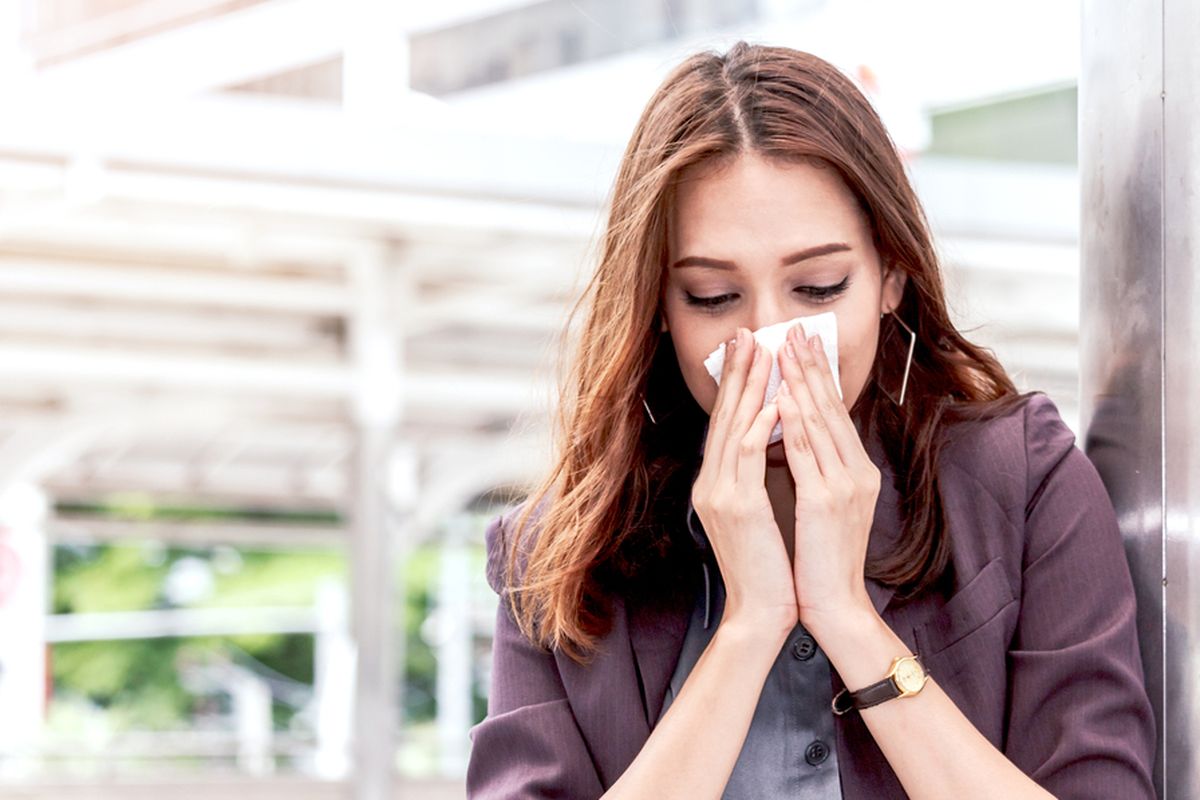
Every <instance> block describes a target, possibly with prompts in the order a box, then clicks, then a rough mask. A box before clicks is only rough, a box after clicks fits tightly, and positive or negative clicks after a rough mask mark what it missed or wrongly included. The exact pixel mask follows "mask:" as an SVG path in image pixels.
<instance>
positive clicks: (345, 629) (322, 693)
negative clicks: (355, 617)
mask: <svg viewBox="0 0 1200 800" xmlns="http://www.w3.org/2000/svg"><path fill="white" fill-rule="evenodd" d="M348 605H349V600H348V598H347V597H346V587H345V586H344V585H343V584H342V582H341V581H339V580H329V581H326V582H323V583H322V584H321V585H320V586H318V587H317V608H316V615H317V634H316V637H315V641H314V643H313V648H314V650H315V652H314V654H313V661H314V664H313V696H314V703H315V706H316V713H315V715H314V716H315V720H316V723H315V724H316V729H317V753H316V763H315V764H314V767H315V772H316V775H317V777H319V778H321V779H323V780H342V779H345V778H346V777H347V775H348V773H349V771H350V742H351V739H350V734H351V723H352V721H353V717H352V714H351V710H352V709H353V707H354V641H353V639H351V638H350V621H349V608H348Z"/></svg>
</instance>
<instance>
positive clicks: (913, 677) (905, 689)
mask: <svg viewBox="0 0 1200 800" xmlns="http://www.w3.org/2000/svg"><path fill="white" fill-rule="evenodd" d="M928 680H929V674H928V673H926V672H925V667H924V666H923V665H922V664H921V661H920V659H919V658H918V657H917V656H915V655H908V656H897V657H896V658H893V659H892V668H891V669H889V670H888V674H887V677H885V678H884V679H883V680H881V681H879V682H878V683H872V684H871V685H870V686H865V687H863V688H862V689H859V690H858V691H857V692H850V691H847V690H845V689H842V690H841V691H840V692H838V693H837V697H835V698H833V713H834V714H837V715H838V716H841V715H842V714H845V713H846V712H847V711H849V710H851V709H853V708H870V707H871V706H877V705H879V704H880V703H883V702H885V701H887V700H891V699H892V698H893V697H911V696H913V695H914V694H916V693H917V692H919V691H921V689H923V688H925V682H926V681H928Z"/></svg>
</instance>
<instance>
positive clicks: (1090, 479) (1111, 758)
mask: <svg viewBox="0 0 1200 800" xmlns="http://www.w3.org/2000/svg"><path fill="white" fill-rule="evenodd" d="M1025 447H1026V463H1027V466H1028V484H1027V491H1026V498H1027V505H1026V508H1025V541H1024V552H1023V555H1022V573H1023V577H1022V581H1021V586H1022V588H1021V613H1020V617H1019V621H1018V624H1017V629H1016V632H1015V634H1014V638H1013V641H1012V643H1011V646H1010V650H1009V659H1010V668H1009V675H1010V679H1009V687H1008V689H1009V706H1008V720H1007V723H1008V724H1007V728H1006V730H1007V731H1008V735H1007V738H1006V741H1005V747H1004V752H1005V754H1006V755H1007V756H1008V758H1009V759H1010V760H1012V761H1013V763H1015V764H1016V765H1017V766H1018V767H1019V768H1020V769H1021V770H1022V771H1023V772H1025V774H1027V775H1029V776H1030V777H1031V778H1032V779H1033V780H1034V781H1036V782H1037V783H1038V784H1039V785H1041V786H1042V787H1044V788H1045V789H1046V790H1047V791H1049V792H1051V793H1052V794H1054V795H1055V797H1057V798H1060V800H1070V799H1071V798H1080V799H1081V800H1082V798H1095V797H1121V798H1131V799H1132V798H1153V797H1154V796H1155V794H1154V785H1153V779H1152V766H1151V765H1152V763H1153V759H1154V750H1155V746H1156V735H1157V734H1156V728H1155V721H1154V711H1153V708H1152V706H1151V704H1150V699H1149V696H1148V695H1147V692H1146V687H1145V682H1144V673H1143V667H1142V660H1141V653H1140V650H1139V648H1138V634H1137V627H1136V621H1135V611H1136V602H1135V598H1134V590H1133V581H1132V578H1131V576H1130V571H1129V564H1128V561H1127V560H1126V556H1125V550H1124V546H1123V543H1122V539H1121V534H1120V531H1119V530H1118V527H1117V519H1116V514H1115V512H1114V510H1113V506H1112V502H1111V500H1110V499H1109V496H1108V494H1107V492H1106V490H1105V488H1104V485H1103V483H1101V481H1100V476H1099V474H1098V472H1097V471H1096V468H1095V467H1094V466H1093V465H1092V463H1091V462H1090V461H1089V460H1088V458H1087V456H1086V455H1084V453H1083V451H1081V450H1080V449H1079V448H1078V447H1076V446H1075V444H1074V435H1073V434H1072V433H1071V431H1070V429H1069V428H1067V426H1066V424H1065V423H1063V421H1062V418H1061V417H1060V416H1059V414H1058V411H1057V409H1056V408H1055V407H1054V405H1053V403H1052V402H1051V401H1050V400H1049V399H1048V398H1046V397H1045V396H1044V395H1042V396H1034V397H1033V398H1032V400H1031V401H1030V403H1029V404H1028V405H1027V406H1026V408H1025Z"/></svg>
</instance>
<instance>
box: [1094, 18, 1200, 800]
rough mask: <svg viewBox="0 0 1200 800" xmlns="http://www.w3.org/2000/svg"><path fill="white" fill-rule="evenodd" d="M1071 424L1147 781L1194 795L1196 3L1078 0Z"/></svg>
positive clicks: (1198, 345) (1199, 343)
mask: <svg viewBox="0 0 1200 800" xmlns="http://www.w3.org/2000/svg"><path fill="white" fill-rule="evenodd" d="M1082 19H1083V40H1082V62H1081V72H1080V85H1079V109H1080V116H1079V145H1080V146H1079V160H1080V164H1079V166H1080V170H1079V171H1080V180H1081V190H1082V194H1081V201H1082V210H1081V213H1082V217H1081V228H1080V245H1081V249H1080V252H1081V260H1082V264H1081V298H1080V299H1081V303H1082V307H1081V315H1080V342H1081V363H1080V393H1081V397H1080V411H1081V413H1080V427H1081V430H1084V431H1087V436H1086V444H1085V447H1086V450H1087V452H1088V455H1089V456H1090V457H1091V458H1092V460H1093V462H1094V463H1095V464H1096V466H1097V468H1098V469H1099V471H1100V473H1101V476H1102V477H1103V478H1104V482H1105V485H1106V486H1107V488H1108V491H1109V494H1110V495H1111V496H1112V499H1113V504H1114V506H1115V507H1116V510H1117V514H1118V517H1119V519H1120V523H1121V530H1122V534H1123V536H1124V538H1125V544H1126V552H1127V555H1128V557H1129V563H1130V568H1131V570H1132V572H1133V579H1134V584H1135V588H1136V591H1137V599H1138V627H1139V632H1140V639H1141V646H1142V659H1143V663H1144V665H1145V668H1146V683H1147V688H1148V689H1149V691H1150V697H1151V700H1152V701H1153V703H1154V709H1155V713H1156V715H1157V717H1158V726H1159V727H1158V732H1159V739H1158V753H1157V756H1156V759H1155V774H1154V779H1155V788H1156V790H1157V791H1158V794H1159V796H1160V797H1162V798H1184V797H1195V796H1198V795H1200V775H1198V774H1197V772H1196V769H1195V768H1194V767H1193V756H1192V754H1191V750H1192V749H1193V746H1194V745H1193V743H1194V742H1195V741H1197V739H1198V737H1197V735H1196V734H1197V732H1198V730H1197V729H1198V728H1200V694H1198V693H1197V691H1196V689H1195V688H1194V685H1195V676H1196V675H1197V674H1200V673H1198V671H1197V667H1198V666H1200V663H1197V659H1196V657H1195V656H1194V655H1192V654H1193V653H1194V652H1195V651H1196V649H1195V647H1194V640H1195V638H1196V635H1197V634H1198V633H1200V604H1198V603H1197V602H1196V600H1197V598H1196V597H1195V594H1196V583H1195V582H1194V581H1192V580H1191V579H1190V578H1189V575H1192V574H1196V573H1197V570H1198V569H1200V544H1198V543H1197V540H1196V535H1195V534H1196V531H1195V523H1194V522H1193V520H1194V519H1197V518H1198V515H1200V444H1197V443H1200V439H1198V438H1197V434H1198V433H1200V430H1197V428H1198V427H1200V421H1197V416H1196V413H1195V410H1196V409H1197V408H1198V407H1200V385H1198V382H1197V373H1198V368H1197V357H1198V356H1200V296H1198V295H1200V292H1198V291H1197V286H1196V283H1195V278H1194V273H1195V270H1196V266H1197V251H1196V245H1195V242H1196V241H1197V238H1198V237H1200V202H1198V201H1197V198H1196V187H1197V186H1200V158H1198V157H1197V156H1198V155H1200V151H1198V148H1197V140H1196V139H1195V137H1194V133H1193V132H1194V130H1195V127H1196V123H1197V121H1198V120H1200V88H1198V87H1197V85H1196V84H1197V81H1196V76H1197V75H1200V55H1198V54H1197V51H1196V49H1195V47H1194V42H1193V39H1194V37H1195V32H1196V31H1197V30H1200V4H1197V3H1195V2H1194V0H1133V2H1116V0H1085V2H1084V5H1083V17H1082Z"/></svg>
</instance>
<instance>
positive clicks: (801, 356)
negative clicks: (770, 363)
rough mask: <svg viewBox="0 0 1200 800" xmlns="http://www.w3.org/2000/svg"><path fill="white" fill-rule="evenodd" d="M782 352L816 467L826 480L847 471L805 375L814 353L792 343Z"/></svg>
mask: <svg viewBox="0 0 1200 800" xmlns="http://www.w3.org/2000/svg"><path fill="white" fill-rule="evenodd" d="M783 350H784V362H783V363H782V364H781V365H780V371H781V372H785V377H784V380H786V381H788V390H789V393H790V394H791V396H792V400H794V401H795V403H796V407H797V408H798V409H799V411H800V420H801V423H802V424H803V425H804V432H805V433H806V434H808V441H809V443H810V445H811V447H812V451H813V454H814V455H815V457H816V459H817V465H818V466H819V467H820V469H821V474H822V475H823V476H825V477H826V478H829V477H831V476H838V475H840V474H842V473H844V472H845V471H846V465H845V464H844V463H843V462H842V457H841V455H840V454H839V453H838V450H837V445H835V444H834V443H833V437H832V436H831V435H830V434H829V423H828V422H827V421H826V420H825V416H824V415H823V414H822V413H821V411H820V410H819V409H818V408H817V404H816V402H815V401H814V400H813V396H812V392H811V390H810V389H809V379H808V378H807V377H806V376H805V373H806V372H810V371H812V370H813V369H815V364H813V363H812V352H811V351H808V349H807V348H799V349H797V348H796V347H795V345H794V344H793V343H792V342H788V343H787V344H785V345H784V348H783ZM806 361H807V362H808V363H807V364H806V363H805V362H806Z"/></svg>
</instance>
